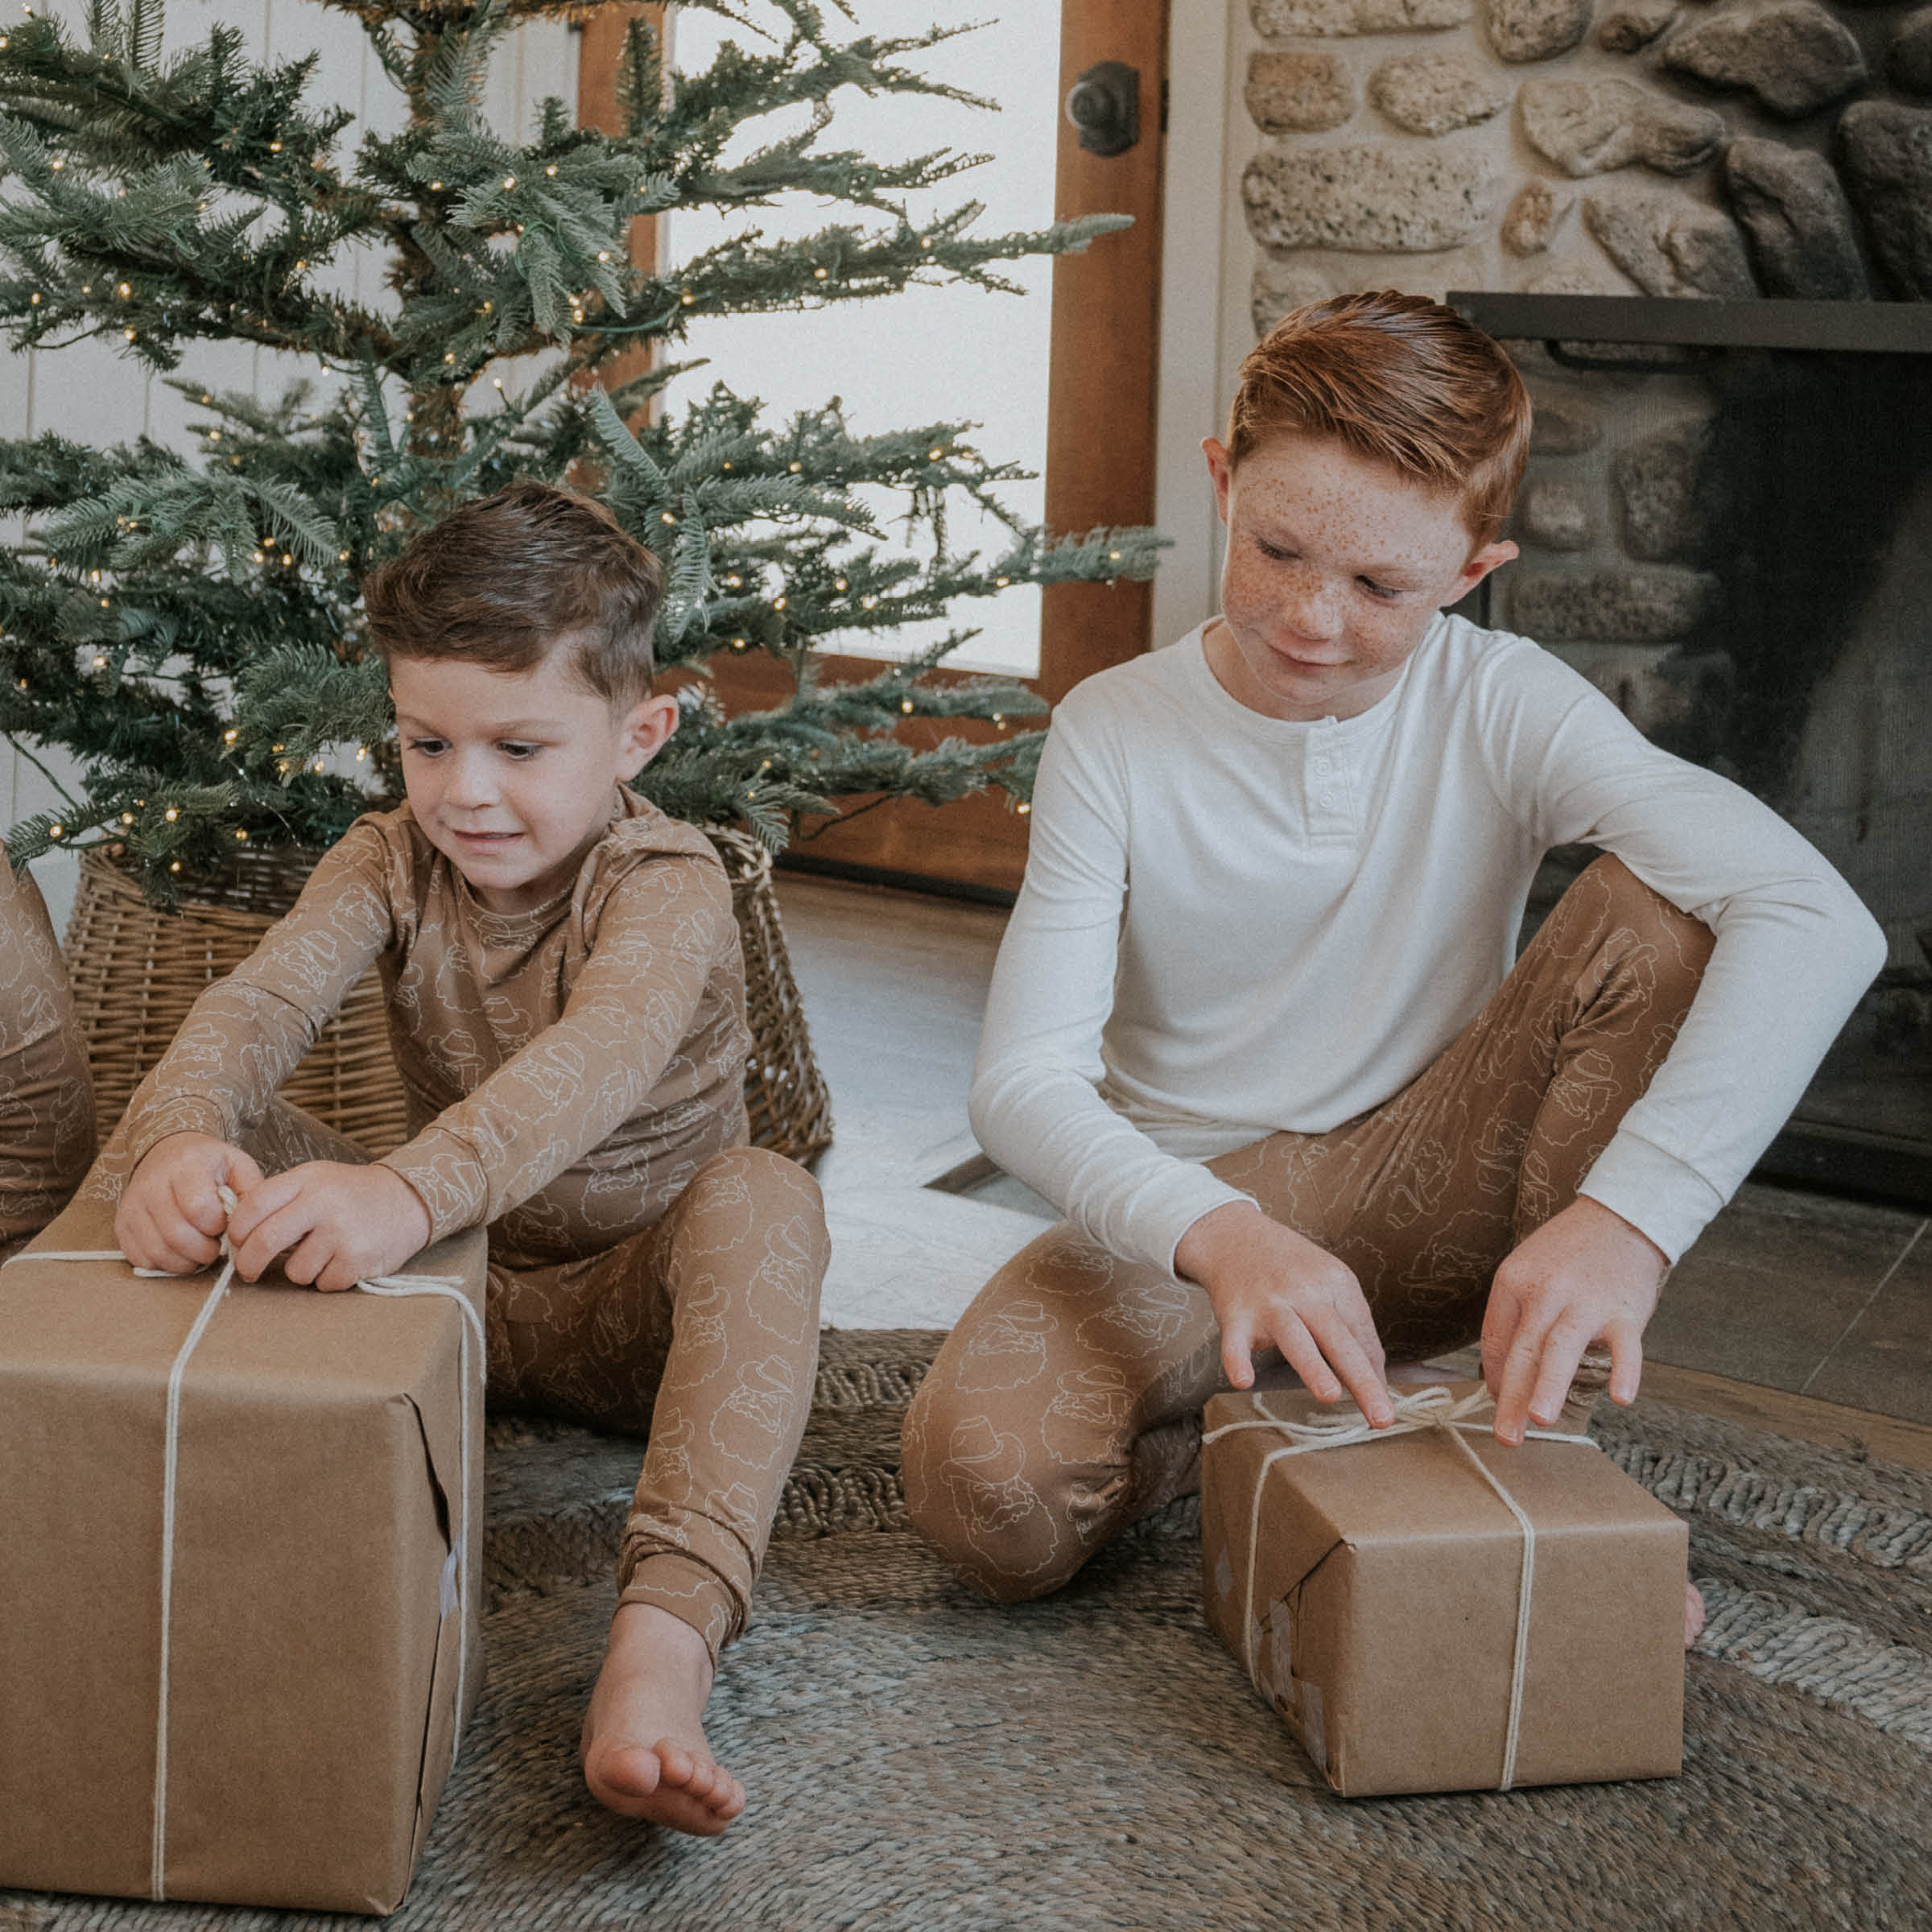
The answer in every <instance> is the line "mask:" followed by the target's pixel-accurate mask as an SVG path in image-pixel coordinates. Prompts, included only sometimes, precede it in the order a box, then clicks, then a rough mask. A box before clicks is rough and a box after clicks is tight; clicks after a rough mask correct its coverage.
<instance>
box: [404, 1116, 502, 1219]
mask: <svg viewBox="0 0 1932 1932" xmlns="http://www.w3.org/2000/svg"><path fill="white" fill-rule="evenodd" d="M378 1164H379V1165H380V1166H384V1167H388V1168H391V1169H393V1170H394V1171H395V1172H396V1173H398V1174H400V1175H402V1177H403V1179H404V1180H406V1181H407V1182H408V1183H409V1184H410V1186H411V1187H413V1188H414V1189H415V1191H416V1193H417V1194H418V1195H419V1196H420V1197H421V1199H422V1202H423V1206H424V1207H425V1208H427V1210H428V1211H429V1238H430V1240H431V1241H441V1240H442V1239H443V1238H444V1236H446V1235H451V1234H455V1233H456V1232H458V1231H459V1230H460V1229H462V1228H474V1227H476V1226H477V1225H478V1224H480V1223H481V1222H482V1221H483V1220H485V1218H486V1216H487V1215H488V1213H489V1194H488V1191H487V1190H486V1188H485V1184H484V1181H483V1169H482V1166H481V1163H480V1162H478V1161H477V1155H476V1150H474V1149H473V1148H472V1147H471V1146H469V1144H468V1143H467V1142H465V1141H463V1140H462V1139H461V1138H460V1137H458V1136H457V1135H456V1134H453V1133H449V1132H448V1131H447V1130H446V1129H442V1128H438V1127H430V1128H427V1129H425V1130H424V1131H423V1133H419V1134H418V1135H417V1136H416V1137H415V1139H414V1140H413V1141H408V1142H407V1143H406V1144H405V1145H404V1146H401V1147H398V1148H397V1149H396V1150H395V1151H394V1153H393V1154H384V1155H383V1157H382V1160H381V1162H379V1163H378Z"/></svg>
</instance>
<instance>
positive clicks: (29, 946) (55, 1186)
mask: <svg viewBox="0 0 1932 1932" xmlns="http://www.w3.org/2000/svg"><path fill="white" fill-rule="evenodd" d="M93 1158H94V1084H93V1078H92V1076H91V1075H89V1071H88V1066H87V1051H86V1048H85V1046H84V1045H83V1043H82V1042H81V1030H80V1027H79V1026H78V1025H77V1024H76V1021H75V1018H74V1006H73V1000H72V996H71V995H70V993H68V985H67V964H66V962H65V961H64V960H63V959H62V958H61V956H60V942H59V941H58V940H57V939H56V938H55V937H54V928H53V924H52V921H51V920H49V919H48V918H47V902H46V901H45V900H44V899H43V898H41V896H40V888H39V886H36V885H35V883H34V879H33V875H32V874H31V873H28V872H25V871H22V872H19V873H16V872H15V871H14V869H13V867H12V865H10V863H9V862H8V860H7V856H6V848H5V847H3V846H0V1261H3V1260H5V1259H6V1257H7V1256H8V1255H10V1254H11V1253H14V1251H15V1250H16V1249H18V1248H19V1246H20V1245H21V1244H22V1243H23V1241H26V1240H27V1237H28V1236H30V1235H35V1234H38V1233H39V1232H40V1230H41V1229H42V1228H44V1227H45V1226H46V1225H47V1223H48V1222H49V1221H51V1220H53V1218H54V1216H56V1215H57V1214H58V1213H59V1212H60V1210H61V1209H62V1208H64V1207H65V1206H66V1205H67V1203H68V1198H69V1196H71V1195H72V1193H73V1191H74V1190H75V1189H76V1187H79V1186H80V1185H81V1181H82V1179H84V1178H85V1175H86V1173H87V1170H88V1169H89V1166H92V1165H93Z"/></svg>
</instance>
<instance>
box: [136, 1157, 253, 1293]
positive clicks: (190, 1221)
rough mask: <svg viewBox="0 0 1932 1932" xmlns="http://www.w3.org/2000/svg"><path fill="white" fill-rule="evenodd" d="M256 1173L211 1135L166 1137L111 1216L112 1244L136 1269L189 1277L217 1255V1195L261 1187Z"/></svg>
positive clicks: (223, 1223)
mask: <svg viewBox="0 0 1932 1932" xmlns="http://www.w3.org/2000/svg"><path fill="white" fill-rule="evenodd" d="M261 1179H262V1170H261V1169H260V1168H259V1167H258V1166H256V1165H255V1163H254V1162H253V1161H251V1160H250V1158H248V1156H247V1155H246V1154H244V1153H243V1152H242V1150H241V1149H240V1148H239V1147H231V1146H229V1143H228V1142H227V1141H218V1140H217V1139H216V1138H215V1137H214V1136H213V1134H211V1133H171V1134H169V1135H167V1137H165V1138H164V1139H162V1140H159V1141H155V1144H154V1146H151V1148H149V1149H148V1150H147V1153H146V1154H143V1155H142V1157H141V1159H140V1162H138V1165H137V1166H135V1169H134V1172H133V1173H132V1174H130V1175H129V1176H128V1177H127V1185H126V1187H124V1188H123V1189H122V1192H121V1204H120V1206H119V1207H118V1208H116V1209H115V1211H114V1239H115V1241H117V1242H118V1244H119V1245H120V1249H121V1252H122V1253H123V1254H125V1255H126V1257H127V1258H128V1259H129V1260H130V1261H132V1262H133V1263H134V1265H135V1266H136V1267H137V1268H160V1269H165V1270H166V1271H167V1273H168V1274H198V1273H199V1272H200V1270H201V1269H204V1268H205V1267H207V1266H208V1265H209V1264H210V1263H211V1262H213V1261H214V1260H216V1258H217V1257H218V1256H219V1255H220V1254H221V1235H222V1232H223V1230H224V1229H225V1228H226V1227H227V1226H228V1210H227V1209H226V1208H224V1207H223V1206H222V1205H221V1195H220V1193H219V1192H218V1191H217V1190H218V1189H220V1188H222V1187H229V1188H232V1189H233V1191H235V1192H236V1193H237V1194H240V1193H242V1191H244V1190H245V1189H246V1188H250V1187H256V1186H258V1185H259V1184H260V1182H261Z"/></svg>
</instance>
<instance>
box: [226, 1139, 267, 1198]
mask: <svg viewBox="0 0 1932 1932" xmlns="http://www.w3.org/2000/svg"><path fill="white" fill-rule="evenodd" d="M226 1152H227V1155H228V1159H227V1161H226V1162H225V1171H224V1173H223V1175H222V1178H223V1179H224V1180H225V1181H226V1182H227V1183H228V1185H229V1187H230V1188H232V1189H233V1191H234V1192H235V1193H237V1194H246V1193H247V1192H248V1191H249V1190H250V1188H251V1187H260V1186H261V1185H262V1170H261V1169H260V1167H258V1166H257V1165H256V1164H255V1162H254V1158H253V1157H252V1156H251V1155H250V1154H245V1153H243V1152H242V1150H241V1149H240V1148H239V1147H229V1149H227V1150H226Z"/></svg>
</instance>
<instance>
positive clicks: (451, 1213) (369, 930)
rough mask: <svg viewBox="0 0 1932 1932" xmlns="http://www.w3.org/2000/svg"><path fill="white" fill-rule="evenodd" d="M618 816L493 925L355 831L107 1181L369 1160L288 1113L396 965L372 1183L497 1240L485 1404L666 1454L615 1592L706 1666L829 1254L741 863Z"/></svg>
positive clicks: (773, 1488)
mask: <svg viewBox="0 0 1932 1932" xmlns="http://www.w3.org/2000/svg"><path fill="white" fill-rule="evenodd" d="M620 798H621V806H620V807H619V809H618V813H617V817H616V818H615V819H614V820H613V824H612V826H611V828H610V830H609V833H608V834H607V836H605V838H604V839H602V840H601V841H600V842H599V843H598V844H597V846H596V847H595V848H593V849H592V852H590V853H589V855H588V857H586V858H585V860H584V863H583V865H582V866H581V868H580V869H579V872H578V873H577V876H576V878H575V880H574V881H572V884H571V886H570V887H569V889H568V890H567V891H566V892H564V893H562V894H559V895H558V897H557V898H555V900H553V901H552V902H551V903H549V904H547V905H546V906H539V907H537V908H535V909H533V910H528V911H524V912H518V913H509V914H506V913H497V912H493V911H491V910H489V909H488V908H487V907H485V906H483V905H482V904H481V902H479V901H478V900H477V898H476V895H475V894H474V893H473V891H472V890H470V888H469V885H468V883H467V882H466V881H464V878H463V877H462V875H461V874H460V873H459V872H458V871H457V870H456V868H455V867H454V866H453V865H452V864H451V863H450V861H448V859H447V858H445V857H444V856H443V855H442V854H441V853H440V852H437V851H436V848H434V847H433V846H432V845H431V844H430V843H429V841H428V840H427V838H426V837H425V836H423V832H422V831H421V829H420V828H419V826H418V825H417V824H416V822H415V817H414V815H413V814H412V813H411V811H410V810H409V808H408V807H407V806H404V807H402V808H401V809H400V810H398V811H393V812H386V813H375V814H371V815H369V816H368V817H366V818H364V819H359V820H358V821H357V823H356V824H354V825H353V826H352V827H351V828H350V829H349V832H348V833H347V834H346V835H345V836H344V837H343V838H342V840H341V841H340V842H339V843H338V844H336V846H335V848H333V849H332V851H331V852H328V854H327V855H326V856H325V857H324V858H323V860H322V861H320V864H319V865H317V866H316V871H315V873H314V875H313V877H312V878H311V880H310V881H309V883H308V886H307V887H306V889H305V890H303V894H302V897H301V898H300V900H299V902H297V904H296V906H295V909H294V910H292V911H291V913H290V914H289V915H288V917H287V919H283V921H282V922H281V923H280V924H279V925H278V926H277V927H275V929H274V930H273V931H271V932H270V933H269V934H268V935H267V936H266V938H265V939H263V941H262V944H261V946H260V947H259V948H258V950H257V951H256V952H255V953H254V956H253V957H252V958H250V960H247V961H246V963H245V964H242V966H241V967H240V968H237V970H236V971H235V972H233V973H232V974H231V975H230V976H229V977H228V978H227V979H226V980H222V981H221V982H219V983H218V984H217V985H214V986H213V987H211V988H209V989H208V991H207V992H206V993H204V994H203V995H202V996H201V997H200V999H199V1000H197V1001H196V1003H195V1006H194V1009H193V1011H192V1013H190V1014H189V1016H188V1020H187V1022H185V1024H184V1026H183V1027H182V1029H181V1031H180V1034H178V1035H177V1036H176V1038H175V1042H174V1044H173V1045H172V1046H171V1047H170V1048H169V1049H168V1051H167V1055H166V1056H165V1057H164V1058H163V1059H162V1061H161V1062H160V1063H159V1065H158V1066H157V1067H155V1069H154V1070H153V1071H152V1072H151V1073H150V1074H149V1075H148V1076H147V1079H146V1080H143V1081H142V1084H141V1086H140V1088H139V1089H138V1091H137V1092H136V1093H135V1095H134V1100H132V1102H131V1103H130V1106H129V1108H128V1113H127V1118H126V1121H125V1122H124V1123H123V1125H122V1129H121V1131H120V1132H119V1133H118V1134H117V1136H116V1147H115V1150H114V1152H115V1153H116V1154H117V1155H118V1158H117V1159H116V1160H115V1161H114V1162H112V1163H109V1164H106V1165H109V1166H111V1167H112V1169H113V1170H114V1172H115V1173H117V1174H126V1173H127V1172H129V1171H130V1170H131V1169H132V1167H133V1166H134V1163H135V1162H138V1160H139V1159H140V1158H141V1157H142V1155H143V1154H146V1153H147V1150H149V1149H150V1148H151V1147H152V1146H154V1145H155V1142H156V1141H159V1140H160V1139H162V1138H163V1137H164V1136H166V1135H167V1134H171V1133H182V1132H193V1133H208V1134H213V1135H214V1136H216V1137H219V1138H221V1139H223V1140H226V1141H237V1142H241V1143H242V1144H245V1145H247V1146H249V1147H250V1150H251V1151H253V1152H255V1153H256V1154H257V1158H260V1159H262V1161H263V1164H264V1165H265V1166H271V1167H276V1166H287V1165H289V1164H290V1163H291V1162H293V1161H299V1160H307V1159H334V1160H342V1159H359V1158H362V1157H361V1155H359V1154H357V1152H356V1151H355V1150H353V1148H351V1147H350V1146H349V1144H348V1143H347V1142H344V1141H340V1140H338V1139H337V1138H336V1137H334V1136H332V1135H330V1134H328V1133H325V1132H324V1130H323V1129H321V1128H320V1127H319V1126H318V1125H317V1124H316V1123H315V1122H313V1121H308V1120H307V1119H306V1118H305V1117H302V1116H300V1115H299V1114H297V1113H295V1110H294V1109H292V1108H288V1107H287V1106H286V1105H284V1104H282V1103H280V1102H278V1101H276V1100H275V1097H274V1096H275V1090H276V1088H278V1087H279V1085H280V1084H281V1083H282V1082H283V1080H286V1079H287V1077H288V1075H289V1074H290V1073H291V1071H293V1069H294V1067H295V1065H296V1063H297V1062H298V1061H299V1059H300V1058H301V1056H302V1055H303V1052H304V1051H307V1049H308V1047H309V1045H310V1044H311V1042H312V1041H313V1040H314V1038H315V1037H316V1034H317V1033H318V1032H319V1031H320V1029H321V1027H322V1026H324V1024H325V1023H326V1022H327V1021H328V1018H330V1016H331V1015H332V1013H334V1012H335V1010H336V1008H337V1007H338V1006H339V1005H340V1004H341V1001H342V999H343V997H344V996H345V994H346V993H348V991H349V988H350V987H351V986H352V985H354V983H355V981H356V980H357V977H358V976H360V975H361V973H362V972H364V971H365V969H366V968H367V967H368V966H369V964H371V962H372V961H379V962H380V965H381V969H382V973H383V975H384V979H385V982H386V985H387V988H388V990H389V996H390V1036H391V1038H392V1041H393V1042H394V1048H395V1053H396V1059H397V1063H398V1067H399V1068H400V1070H401V1072H402V1075H403V1084H404V1087H405V1088H406V1090H407V1095H408V1100H409V1109H410V1125H411V1129H412V1137H411V1139H410V1140H409V1141H407V1143H406V1144H405V1145H404V1146H401V1147H399V1148H398V1149H396V1150H394V1152H393V1153H390V1154H386V1155H385V1156H384V1157H383V1160H382V1164H383V1165H384V1166H388V1167H391V1168H394V1170H395V1171H396V1172H397V1173H398V1174H401V1175H402V1177H403V1179H405V1180H406V1181H407V1182H408V1183H409V1184H410V1186H411V1187H412V1188H414V1189H415V1191H416V1192H417V1194H418V1195H420V1196H421V1197H422V1199H423V1203H424V1205H425V1207H426V1208H427V1209H428V1212H429V1216H430V1222H431V1238H432V1239H440V1238H441V1237H442V1236H444V1235H446V1234H448V1233H451V1232H454V1231H456V1229H458V1228H469V1227H474V1226H476V1225H477V1224H479V1223H487V1224H488V1226H489V1261H490V1268H489V1311H488V1314H489V1369H490V1383H491V1389H490V1394H491V1400H492V1402H493V1404H497V1405H503V1404H507V1405H509V1406H517V1407H525V1408H535V1409H540V1410H544V1411H546V1412H547V1413H551V1414H561V1415H564V1416H566V1417H568V1418H572V1419H574V1420H579V1421H583V1422H590V1423H593V1424H597V1425H601V1426H607V1427H614V1428H618V1429H623V1430H630V1431H634V1432H637V1433H640V1434H642V1433H643V1432H645V1431H646V1430H648V1431H649V1433H650V1450H649V1453H648V1455H647V1456H646V1463H645V1468H644V1473H643V1476H642V1479H641V1480H640V1483H639V1486H638V1496H637V1500H636V1502H635V1504H634V1507H633V1510H632V1513H631V1517H630V1525H629V1527H628V1530H627V1532H626V1535H625V1547H624V1553H623V1556H622V1558H621V1563H620V1569H619V1580H620V1583H621V1585H622V1587H623V1592H624V1596H625V1600H626V1601H642V1602H653V1603H657V1604H660V1605H661V1606H662V1607H663V1608H666V1609H668V1610H670V1611H671V1612H672V1613H673V1614H674V1615H675V1616H679V1618H680V1619H682V1620H683V1621H685V1622H687V1623H689V1624H692V1625H693V1626H694V1627H695V1628H696V1629H699V1630H700V1632H701V1633H703V1634H704V1636H705V1637H706V1640H707V1641H708V1643H709V1645H710V1646H711V1649H712V1653H713V1655H714V1656H715V1655H716V1651H717V1649H718V1647H719V1645H720V1644H722V1643H723V1642H725V1641H727V1640H728V1639H729V1637H732V1636H733V1635H735V1634H736V1633H737V1631H738V1629H741V1627H742V1625H743V1623H744V1620H745V1613H746V1608H747V1605H748V1604H749V1596H750V1590H751V1585H752V1582H753V1578H754V1577H755V1575H756V1573H757V1570H758V1564H759V1563H760V1561H761V1559H762V1555H763V1553H764V1548H765V1543H766V1538H767V1537H768V1535H769V1533H770V1523H771V1518H772V1515H773V1513H774V1510H775V1509H776V1507H777V1504H778V1494H779V1491H780V1488H782V1484H783V1481H784V1478H785V1475H786V1471H787V1470H788V1469H789V1468H790V1467H791V1460H792V1457H793V1455H794V1454H795V1451H796V1449H797V1446H798V1441H799V1435H800V1434H801V1433H802V1431H803V1427H804V1422H805V1416H806V1412H807V1408H808V1406H809V1404H810V1402H811V1389H812V1381H813V1375H814V1370H815V1364H816V1360H817V1350H818V1293H819V1283H820V1282H821V1281H822V1280H823V1278H824V1272H825V1266H826V1262H827V1259H828V1243H827V1238H826V1235H825V1229H824V1214H823V1210H822V1208H821V1205H820V1202H819V1193H818V1189H817V1187H816V1185H815V1183H813V1181H812V1180H811V1177H810V1176H809V1175H807V1174H806V1173H805V1172H804V1171H803V1170H802V1169H800V1168H799V1167H798V1166H795V1165H794V1164H793V1163H792V1162H789V1161H786V1160H783V1159H782V1158H779V1157H778V1156H777V1155H774V1154H768V1153H766V1152H764V1151H763V1150H757V1149H752V1148H749V1147H747V1146H745V1144H744V1143H745V1140H746V1138H747V1134H748V1128H747V1123H746V1119H745V1104H744V1073H745V1054H746V1051H747V1049H748V1047H749V1035H748V1033H747V1030H746V1026H745V989H744V964H743V960H742V957H741V953H740V952H739V946H738V936H737V923H736V921H735V919H734V918H733V913H732V909H731V894H730V888H729V884H728V882H727V881H726V879H725V872H724V868H723V867H722V865H720V863H719V861H718V859H717V857H716V853H715V852H713V850H712V846H711V843H710V841H709V840H708V839H707V838H706V837H705V836H704V834H703V833H702V832H699V831H697V830H696V829H695V828H692V827H691V826H687V825H683V824H679V823H678V822H676V821H675V820H674V819H670V818H667V816H666V815H664V814H663V813H662V812H661V811H658V809H657V808H656V807H654V806H653V805H650V804H649V803H646V801H644V800H643V799H639V798H638V797H636V796H635V795H634V794H631V793H630V792H627V791H626V792H621V794H620Z"/></svg>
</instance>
